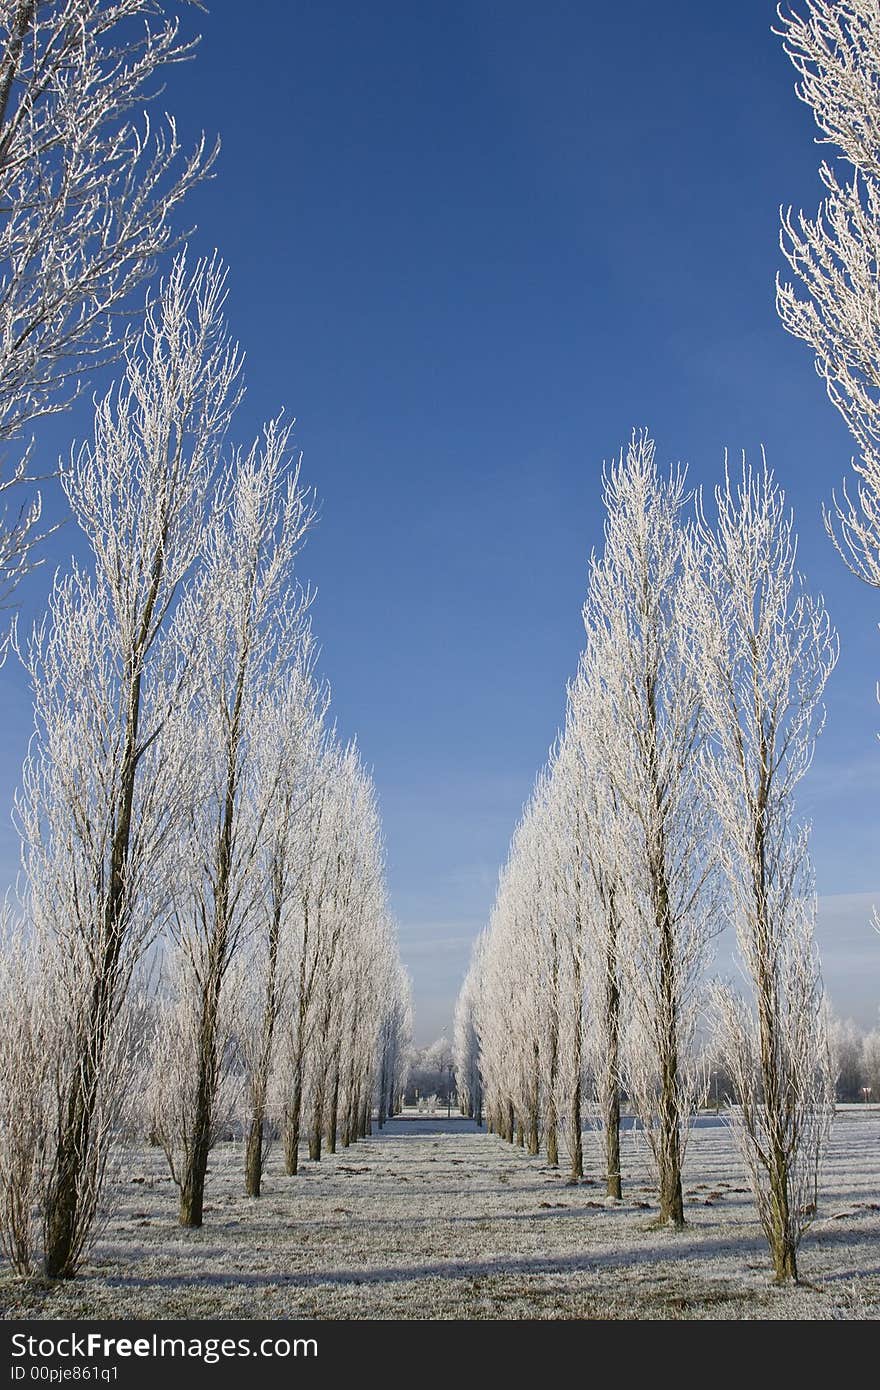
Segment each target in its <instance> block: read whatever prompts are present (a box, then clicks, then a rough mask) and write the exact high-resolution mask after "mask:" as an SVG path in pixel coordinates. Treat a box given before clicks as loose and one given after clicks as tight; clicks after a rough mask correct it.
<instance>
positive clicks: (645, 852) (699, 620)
mask: <svg viewBox="0 0 880 1390" xmlns="http://www.w3.org/2000/svg"><path fill="white" fill-rule="evenodd" d="M604 501H605V508H606V523H605V544H604V549H603V551H602V553H601V554H598V555H594V557H593V559H592V562H591V566H590V577H589V588H588V594H587V599H586V603H585V606H584V622H585V627H586V646H585V650H584V652H583V654H582V657H581V660H580V663H579V667H578V671H577V674H576V676H575V678H574V679H573V681H572V682H571V684H570V686H569V689H568V700H567V712H566V720H565V727H564V731H563V733H562V735H561V736H560V738H559V740H558V742H557V744H556V745H555V747H554V748H553V750H552V753H551V757H550V759H549V762H548V764H547V766H546V767H545V768H544V770H543V771H542V772H541V774H540V776H539V778H538V781H537V784H536V786H535V790H534V792H533V794H532V797H531V799H530V801H529V803H528V805H527V807H526V809H525V811H524V814H523V817H522V820H521V821H520V823H519V825H518V826H517V828H516V832H515V834H514V837H513V841H512V843H511V849H510V855H509V858H508V861H507V864H506V866H505V868H504V870H503V872H502V874H501V878H500V882H499V887H498V893H497V897H496V901H495V906H494V908H493V912H492V916H491V920H490V922H489V925H488V928H487V929H486V931H485V933H484V935H483V936H482V938H481V939H480V941H479V942H478V944H477V948H476V950H475V954H474V959H473V962H472V965H471V968H470V972H469V975H468V977H467V980H466V982H465V986H464V989H463V991H462V996H461V999H460V1001H459V1008H458V1017H457V1021H456V1044H457V1048H458V1056H457V1071H458V1075H459V1077H460V1078H461V1084H462V1087H463V1088H464V1089H465V1090H467V1093H468V1095H469V1096H470V1097H471V1101H470V1103H471V1105H472V1106H473V1107H476V1108H479V1106H480V1105H481V1104H485V1108H486V1113H487V1117H488V1123H489V1126H490V1128H491V1129H492V1130H493V1131H495V1132H496V1133H498V1134H501V1135H503V1136H504V1137H505V1138H507V1139H508V1140H511V1141H512V1140H513V1139H514V1137H518V1138H519V1140H520V1142H522V1143H524V1144H525V1145H526V1146H527V1147H528V1149H529V1151H530V1152H531V1153H537V1152H538V1150H539V1146H540V1145H541V1144H542V1143H543V1144H544V1146H545V1148H546V1153H547V1158H548V1161H549V1162H550V1163H551V1164H555V1163H556V1162H558V1156H559V1145H560V1138H561V1136H562V1135H563V1134H564V1135H565V1136H566V1137H567V1141H568V1150H569V1156H570V1162H571V1171H572V1177H573V1178H577V1177H579V1176H580V1175H581V1173H582V1171H583V1157H582V1149H581V1127H582V1119H583V1115H584V1111H585V1107H586V1105H587V1104H589V1105H590V1107H591V1108H592V1107H595V1113H596V1115H597V1117H598V1121H599V1123H600V1124H601V1126H602V1128H603V1131H604V1138H605V1169H606V1173H605V1176H606V1182H607V1191H608V1194H609V1195H610V1196H611V1197H620V1195H621V1191H622V1177H621V1171H620V1167H621V1165H620V1141H619V1131H620V1105H621V1095H622V1094H623V1093H625V1094H626V1096H627V1097H628V1100H629V1104H630V1105H631V1107H632V1109H633V1110H634V1112H635V1113H636V1115H637V1116H638V1119H639V1122H640V1126H641V1133H642V1135H643V1137H644V1139H645V1141H646V1144H647V1146H648V1150H649V1152H650V1155H651V1157H652V1160H653V1163H654V1167H655V1171H656V1177H657V1184H658V1188H659V1200H660V1221H661V1222H663V1223H671V1224H672V1225H673V1226H680V1225H682V1224H683V1222H684V1205H683V1199H682V1164H683V1160H684V1155H685V1149H686V1144H687V1138H688V1132H689V1124H690V1119H691V1116H692V1113H693V1111H694V1108H695V1106H696V1105H697V1103H698V1101H699V1099H700V1096H701V1091H702V1089H703V1086H704V1082H705V1078H704V1074H703V1071H702V1069H701V1067H700V1065H699V1057H698V1048H697V1030H698V1023H699V1021H700V1017H701V1013H702V1012H703V1011H704V1007H705V1006H706V1004H707V1003H711V1010H710V1013H711V1017H712V1021H713V1028H714V1033H715V1039H716V1047H717V1051H718V1054H719V1057H720V1059H721V1061H722V1063H723V1065H724V1068H725V1071H726V1072H727V1074H728V1075H729V1076H730V1078H731V1079H732V1082H733V1084H734V1087H735V1091H736V1096H737V1101H738V1104H737V1106H736V1108H735V1110H733V1111H731V1120H732V1123H733V1128H734V1131H735V1133H736V1136H737V1139H738V1141H739V1144H740V1147H741V1151H742V1154H743V1156H744V1158H745V1159H746V1161H747V1164H748V1168H749V1172H750V1174H751V1180H752V1186H753V1191H754V1195H755V1200H756V1202H757V1206H758V1211H759V1214H760V1218H761V1221H762V1224H763V1227H764V1230H765V1232H766V1236H767V1239H768V1242H769V1245H770V1250H771V1253H772V1258H773V1266H774V1272H775V1274H776V1277H777V1278H778V1279H780V1280H783V1279H787V1278H796V1277H797V1263H796V1252H797V1248H798V1244H799V1241H800V1239H801V1235H802V1232H803V1230H804V1229H805V1227H806V1225H807V1223H808V1221H809V1216H810V1212H811V1211H812V1210H814V1209H815V1185H816V1177H817V1168H818V1162H819V1157H820V1154H821V1150H822V1146H823V1143H824V1141H825V1138H826V1136H827V1133H828V1128H829V1124H830V1118H831V1113H832V1102H833V1094H832V1086H831V1072H830V1067H829V1062H828V1052H827V1043H826V1035H825V1022H824V1012H823V1002H822V988H821V982H820V975H819V966H818V961H817V958H816V952H815V948H814V944H813V922H814V915H815V897H814V892H813V884H812V876H811V869H810V861H809V856H808V852H807V832H806V830H805V829H804V828H803V827H800V826H798V824H797V823H796V820H795V816H794V794H795V789H796V787H797V784H798V782H799V781H800V779H801V778H802V777H803V776H804V774H805V773H806V771H807V769H808V767H809V765H810V761H811V758H812V753H813V747H814V742H815V739H816V736H817V735H818V733H819V732H820V730H821V726H822V720H823V710H822V703H821V701H822V693H823V690H824V687H825V683H826V680H827V678H828V676H829V674H830V672H831V670H832V668H833V666H834V664H835V661H836V657H837V644H836V639H835V636H834V634H833V632H832V629H831V626H830V623H829V620H828V617H827V614H826V612H825V609H824V607H823V604H822V601H821V599H818V598H815V597H813V596H811V595H810V594H809V593H808V592H807V591H806V589H805V588H804V586H803V584H802V583H801V581H800V579H799V577H798V575H797V573H796V570H795V549H796V540H795V535H794V532H793V528H792V521H791V517H790V515H789V514H788V512H787V511H786V509H785V504H784V498H783V495H782V493H781V491H780V489H779V487H778V485H777V484H776V483H775V481H774V479H773V476H772V474H771V472H770V471H769V469H768V468H767V466H766V463H764V465H763V466H762V467H761V468H759V469H758V470H753V469H752V468H751V467H750V466H749V465H748V464H747V463H746V461H745V460H743V464H742V469H741V471H738V472H737V476H736V479H734V478H733V477H732V476H731V474H730V472H729V470H727V469H725V477H724V482H723V484H722V485H721V486H720V487H719V488H718V489H717V491H716V494H715V509H714V515H713V516H712V517H711V518H709V517H708V516H707V514H706V512H705V510H704V508H703V505H702V501H701V499H700V498H699V497H698V498H697V500H696V506H695V508H693V509H692V510H691V511H690V513H689V512H688V508H689V499H688V496H687V494H686V492H685V478H684V474H683V472H682V471H681V470H679V469H672V470H671V471H670V472H669V473H668V474H666V475H663V474H661V472H660V471H659V469H658V468H657V465H656V462H655V455H654V446H653V443H652V442H651V440H650V439H649V438H648V437H647V435H646V434H644V433H640V434H634V435H633V438H632V440H631V443H630V445H629V448H628V449H627V451H626V453H625V454H621V456H620V458H619V459H618V460H617V461H616V462H615V463H613V464H612V465H611V467H610V468H608V469H607V471H606V474H605V479H604ZM728 924H729V925H730V926H731V927H732V928H733V929H734V930H735V934H736V943H737V954H738V956H739V963H740V966H741V969H742V972H743V974H744V976H745V979H746V980H747V981H748V984H749V991H748V995H747V997H745V998H744V997H742V996H741V995H740V994H739V993H738V992H737V991H736V990H735V989H734V988H732V987H731V986H728V985H726V984H720V983H719V984H716V985H714V986H713V987H712V988H711V990H709V991H707V989H706V987H705V980H706V976H707V971H708V968H709V965H710V950H711V943H712V939H713V937H714V936H715V935H716V934H717V933H718V932H720V931H721V930H722V929H723V928H724V927H725V926H726V925H728ZM707 996H710V997H707Z"/></svg>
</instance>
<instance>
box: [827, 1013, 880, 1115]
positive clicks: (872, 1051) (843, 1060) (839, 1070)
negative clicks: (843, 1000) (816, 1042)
mask: <svg viewBox="0 0 880 1390" xmlns="http://www.w3.org/2000/svg"><path fill="white" fill-rule="evenodd" d="M828 1039H829V1043H830V1046H831V1060H832V1065H833V1068H834V1077H835V1089H836V1094H837V1099H838V1100H840V1101H862V1102H864V1101H872V1102H873V1103H875V1104H876V1102H877V1101H878V1100H880V1028H872V1029H870V1031H869V1032H862V1030H861V1029H860V1028H859V1027H858V1025H857V1024H855V1023H853V1021H852V1019H840V1018H833V1019H832V1020H831V1022H830V1024H829V1027H828Z"/></svg>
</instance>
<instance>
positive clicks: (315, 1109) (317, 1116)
mask: <svg viewBox="0 0 880 1390" xmlns="http://www.w3.org/2000/svg"><path fill="white" fill-rule="evenodd" d="M323 1133H324V1084H323V1082H322V1081H316V1083H315V1098H314V1104H313V1105H312V1127H311V1129H310V1131H309V1158H310V1159H311V1161H312V1163H320V1162H321V1140H322V1137H323Z"/></svg>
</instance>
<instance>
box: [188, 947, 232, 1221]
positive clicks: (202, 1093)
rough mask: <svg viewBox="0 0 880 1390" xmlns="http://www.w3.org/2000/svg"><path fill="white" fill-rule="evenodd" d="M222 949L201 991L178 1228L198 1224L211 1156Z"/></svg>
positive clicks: (215, 955)
mask: <svg viewBox="0 0 880 1390" xmlns="http://www.w3.org/2000/svg"><path fill="white" fill-rule="evenodd" d="M220 959H222V949H221V950H218V951H216V952H212V959H211V961H210V962H209V967H208V972H207V975H206V978H205V983H204V986H203V989H202V1017H201V1022H200V1026H199V1045H198V1055H197V1058H196V1068H197V1072H196V1094H195V1104H194V1107H193V1114H192V1117H191V1131H190V1133H191V1138H190V1142H189V1145H188V1146H187V1152H186V1154H185V1156H184V1165H183V1175H182V1178H181V1184H180V1213H179V1221H180V1224H181V1226H187V1227H192V1228H195V1227H198V1226H201V1224H202V1216H203V1211H204V1200H205V1174H206V1173H207V1171H208V1155H209V1154H210V1152H211V1139H212V1134H211V1128H212V1121H213V1112H214V1096H215V1092H216V1089H217V1072H218V1058H217V1015H218V1010H219V1004H220V985H221V976H220V970H219V961H220Z"/></svg>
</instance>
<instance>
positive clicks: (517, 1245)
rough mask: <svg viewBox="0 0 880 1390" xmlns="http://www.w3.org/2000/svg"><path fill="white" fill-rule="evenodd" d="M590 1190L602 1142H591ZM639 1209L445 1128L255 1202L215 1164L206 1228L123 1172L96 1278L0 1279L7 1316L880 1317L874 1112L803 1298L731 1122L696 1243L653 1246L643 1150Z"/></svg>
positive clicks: (346, 1154) (842, 1167)
mask: <svg viewBox="0 0 880 1390" xmlns="http://www.w3.org/2000/svg"><path fill="white" fill-rule="evenodd" d="M585 1159H586V1162H587V1164H588V1165H589V1167H588V1171H589V1172H592V1173H595V1172H596V1171H597V1170H598V1167H599V1161H600V1160H599V1149H598V1136H597V1135H596V1134H595V1133H590V1134H588V1135H587V1136H586V1154H585ZM624 1162H625V1165H626V1168H625V1175H626V1179H627V1180H626V1190H625V1200H624V1201H623V1203H622V1204H620V1205H606V1203H605V1200H604V1198H603V1196H602V1191H603V1189H602V1186H601V1184H600V1183H599V1182H597V1181H596V1180H595V1179H591V1178H588V1179H587V1180H586V1181H584V1182H582V1183H579V1184H577V1185H576V1186H572V1185H569V1184H568V1183H567V1182H566V1175H565V1171H564V1168H563V1169H561V1170H560V1171H554V1170H552V1169H550V1168H548V1167H547V1165H546V1163H545V1162H544V1160H543V1158H529V1157H528V1156H527V1155H526V1154H525V1153H524V1152H523V1151H522V1150H521V1149H517V1148H511V1147H510V1146H508V1145H507V1144H505V1143H504V1142H503V1141H502V1140H500V1139H497V1138H494V1137H493V1136H491V1135H486V1134H485V1133H484V1132H482V1131H479V1130H477V1129H476V1128H475V1126H474V1125H473V1124H471V1123H470V1122H468V1121H463V1120H460V1119H456V1118H455V1117H453V1119H452V1120H450V1121H447V1119H446V1118H445V1116H444V1115H437V1116H435V1117H434V1118H425V1117H412V1118H404V1119H400V1120H395V1121H393V1122H392V1123H391V1124H389V1125H388V1126H387V1128H386V1129H385V1130H384V1132H382V1133H381V1134H378V1133H376V1134H374V1135H373V1137H372V1138H370V1139H368V1140H366V1141H364V1142H361V1143H360V1144H357V1145H355V1146H353V1147H352V1148H350V1149H348V1150H343V1151H341V1152H339V1153H338V1154H336V1155H334V1156H327V1157H325V1158H324V1159H323V1160H322V1162H321V1163H320V1164H314V1163H309V1162H308V1161H305V1162H304V1164H303V1169H302V1171H301V1173H300V1174H299V1175H298V1176H297V1177H296V1178H287V1177H285V1176H284V1174H283V1172H282V1168H281V1162H280V1152H279V1151H278V1150H277V1149H276V1150H274V1151H273V1153H272V1155H271V1158H270V1163H269V1169H268V1173H267V1177H266V1182H265V1189H264V1196H263V1197H262V1198H261V1199H260V1200H259V1201H251V1200H249V1199H248V1198H246V1197H245V1196H244V1195H243V1193H242V1182H241V1166H242V1153H241V1147H240V1146H239V1145H236V1144H224V1145H220V1146H218V1148H217V1149H215V1151H214V1153H213V1155H212V1163H211V1173H210V1177H209V1189H208V1196H207V1205H206V1214H205V1225H204V1227H203V1229H202V1230H201V1231H182V1230H181V1229H180V1228H179V1227H178V1226H177V1224H176V1189H175V1188H174V1187H173V1185H172V1183H171V1181H170V1179H169V1177H168V1175H167V1171H166V1170H165V1168H164V1164H163V1159H162V1155H161V1154H160V1153H159V1152H158V1151H156V1150H147V1149H144V1150H142V1151H140V1152H139V1153H137V1154H136V1155H134V1156H133V1158H132V1159H131V1161H130V1162H129V1164H128V1168H127V1172H126V1180H125V1181H124V1182H123V1183H122V1184H121V1185H120V1189H119V1194H118V1203H117V1207H116V1211H115V1214H114V1216H113V1218H112V1220H111V1222H110V1224H109V1225H108V1226H107V1228H106V1230H105V1232H104V1234H103V1235H102V1236H101V1238H100V1239H99V1240H98V1241H97V1243H96V1245H95V1247H94V1249H93V1252H92V1257H91V1259H90V1261H89V1263H88V1265H87V1267H86V1268H85V1269H84V1271H83V1274H82V1277H81V1278H79V1279H77V1280H76V1281H74V1282H71V1283H67V1284H63V1285H60V1286H56V1287H54V1288H51V1289H48V1290H47V1289H44V1288H40V1287H34V1286H32V1285H27V1284H23V1283H21V1282H20V1281H17V1280H13V1279H11V1278H10V1277H9V1276H8V1274H7V1273H6V1272H4V1273H3V1274H0V1311H2V1314H3V1316H5V1317H37V1318H70V1317H73V1318H85V1317H125V1318H135V1317H137V1318H155V1317H160V1318H172V1317H212V1318H222V1317H230V1318H313V1317H316V1318H362V1317H379V1318H450V1317H468V1318H521V1317H540V1318H552V1317H567V1318H572V1317H599V1318H609V1317H610V1318H628V1317H642V1318H700V1317H711V1318H841V1317H843V1318H853V1317H856V1318H860V1317H877V1316H878V1315H880V1107H878V1106H871V1107H856V1106H851V1107H842V1108H841V1109H840V1111H839V1113H838V1117H837V1120H836V1123H835V1128H834V1134H833V1138H832V1142H831V1148H830V1152H829V1155H828V1159H827V1163H826V1166H825V1170H824V1176H823V1181H822V1192H821V1198H820V1203H819V1209H818V1213H817V1217H816V1221H815V1223H814V1225H813V1227H812V1229H811V1231H810V1232H809V1234H808V1235H807V1237H806V1239H805V1242H804V1245H803V1247H802V1251H801V1260H800V1263H801V1274H802V1277H803V1279H804V1280H805V1281H808V1282H805V1283H804V1284H803V1285H802V1286H801V1287H799V1288H797V1289H794V1290H789V1291H782V1290H778V1289H775V1288H773V1287H772V1285H771V1283H770V1277H769V1267H768V1259H767V1252H766V1249H765V1246H764V1243H763V1240H762V1237H761V1234H760V1231H759V1229H758V1226H757V1223H756V1221H755V1216H754V1212H753V1209H752V1204H751V1199H750V1197H749V1194H748V1192H747V1191H746V1182H745V1179H744V1175H743V1173H742V1170H741V1165H740V1163H739V1161H738V1159H737V1157H736V1155H735V1152H734V1149H733V1145H732V1143H731V1138H730V1135H729V1133H728V1131H727V1129H726V1128H725V1126H724V1124H723V1122H721V1121H719V1120H716V1119H715V1117H714V1116H705V1117H701V1119H700V1120H699V1122H698V1124H697V1128H696V1130H695V1132H694V1134H693V1136H692V1139H691V1143H690V1147H689V1150H688V1160H687V1168H686V1176H687V1181H686V1188H685V1191H686V1200H687V1220H688V1226H687V1229H686V1231H684V1232H682V1233H679V1234H675V1233H673V1232H671V1231H668V1230H657V1229H654V1228H653V1227H652V1218H653V1217H654V1216H655V1214H656V1202H655V1199H654V1194H653V1192H652V1190H651V1187H650V1184H649V1182H648V1181H647V1171H646V1169H645V1167H644V1164H643V1162H642V1161H641V1160H640V1159H638V1157H637V1151H636V1149H635V1141H634V1139H633V1137H632V1136H630V1137H628V1139H627V1142H626V1144H625V1147H624Z"/></svg>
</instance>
